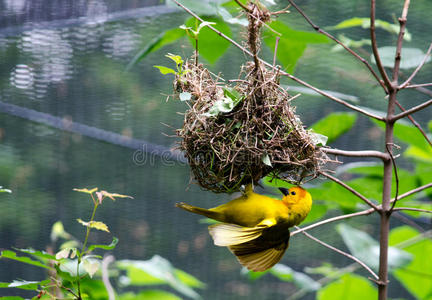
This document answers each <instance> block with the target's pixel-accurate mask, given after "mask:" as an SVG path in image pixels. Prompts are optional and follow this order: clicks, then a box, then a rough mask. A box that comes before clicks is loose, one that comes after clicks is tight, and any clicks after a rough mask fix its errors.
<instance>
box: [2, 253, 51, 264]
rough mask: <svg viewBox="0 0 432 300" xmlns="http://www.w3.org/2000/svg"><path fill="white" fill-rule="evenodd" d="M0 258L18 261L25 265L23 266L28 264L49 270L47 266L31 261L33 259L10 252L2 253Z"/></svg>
mask: <svg viewBox="0 0 432 300" xmlns="http://www.w3.org/2000/svg"><path fill="white" fill-rule="evenodd" d="M0 258H8V259H12V260H16V261H20V262H22V263H25V264H29V265H33V266H37V267H41V268H45V269H50V267H49V266H47V265H45V264H43V263H41V262H40V261H36V260H33V259H31V258H29V257H26V256H17V255H16V253H15V252H13V251H10V250H4V251H2V252H1V255H0Z"/></svg>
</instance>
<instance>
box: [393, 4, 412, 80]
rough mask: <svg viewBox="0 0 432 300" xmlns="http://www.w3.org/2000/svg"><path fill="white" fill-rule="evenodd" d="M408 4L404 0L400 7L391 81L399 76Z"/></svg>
mask: <svg viewBox="0 0 432 300" xmlns="http://www.w3.org/2000/svg"><path fill="white" fill-rule="evenodd" d="M409 5H410V0H405V2H404V6H403V9H402V15H401V17H400V18H399V19H398V21H399V27H400V29H399V35H398V39H397V43H396V54H395V62H394V67H393V76H392V78H393V82H394V83H397V82H398V77H399V67H400V63H401V52H402V44H403V37H404V35H405V28H406V22H407V15H408V8H409Z"/></svg>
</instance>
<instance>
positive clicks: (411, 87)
mask: <svg viewBox="0 0 432 300" xmlns="http://www.w3.org/2000/svg"><path fill="white" fill-rule="evenodd" d="M425 86H432V83H421V84H410V85H407V86H406V87H405V88H406V89H416V88H419V87H425Z"/></svg>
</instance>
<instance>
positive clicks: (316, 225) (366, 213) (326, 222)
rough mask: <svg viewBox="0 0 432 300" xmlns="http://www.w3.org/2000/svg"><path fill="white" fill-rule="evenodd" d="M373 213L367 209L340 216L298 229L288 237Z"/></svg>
mask: <svg viewBox="0 0 432 300" xmlns="http://www.w3.org/2000/svg"><path fill="white" fill-rule="evenodd" d="M374 211H375V210H374V209H373V208H369V209H367V210H363V211H359V212H355V213H352V214H347V215H341V216H337V217H333V218H329V219H326V220H323V221H320V222H317V223H314V224H312V225H309V226H306V227H302V228H298V229H297V230H296V231H293V232H291V234H290V236H294V235H296V234H298V233H301V232H303V231H307V230H311V229H313V228H316V227H320V226H321V225H324V224H328V223H332V222H336V221H340V220H344V219H349V218H353V217H359V216H366V215H370V214H371V213H373V212H374Z"/></svg>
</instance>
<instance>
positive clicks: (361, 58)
mask: <svg viewBox="0 0 432 300" xmlns="http://www.w3.org/2000/svg"><path fill="white" fill-rule="evenodd" d="M288 2H289V3H291V5H292V6H293V7H294V8H295V9H296V10H297V11H298V12H299V13H300V14H301V15H302V16H303V18H305V20H306V21H307V22H308V23H309V24H310V25H311V26H312V28H313V29H315V30H316V31H317V32H318V33H321V34H323V35H325V36H327V37H328V38H330V39H331V40H333V41H335V42H336V43H337V44H339V45H341V46H342V47H343V48H344V49H345V50H346V51H348V53H350V54H351V55H353V56H354V57H355V58H357V59H358V60H359V61H361V62H362V63H363V64H364V65H365V66H366V68H368V70H369V71H370V72H371V74H372V75H373V77H375V79H376V80H377V81H378V83H379V84H380V85H381V86H382V88H383V89H384V90H386V89H387V88H386V86H385V84H384V82H383V81H382V80H381V78H379V76H378V74H377V73H376V72H375V71H374V69H373V68H372V66H371V65H370V64H369V62H368V61H367V60H366V59H364V58H363V57H361V56H360V55H359V54H358V53H357V52H355V51H354V50H352V49H351V48H349V47H348V46H346V45H345V44H344V43H342V42H341V41H339V40H338V39H337V38H336V37H335V36H333V35H331V34H330V33H328V32H326V31H324V30H323V29H321V28H320V27H319V26H317V25H315V24H314V23H313V22H312V20H311V19H310V18H309V17H308V16H307V15H306V14H305V12H304V11H303V10H302V9H301V8H300V7H298V6H297V4H295V3H294V1H293V0H288Z"/></svg>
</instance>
